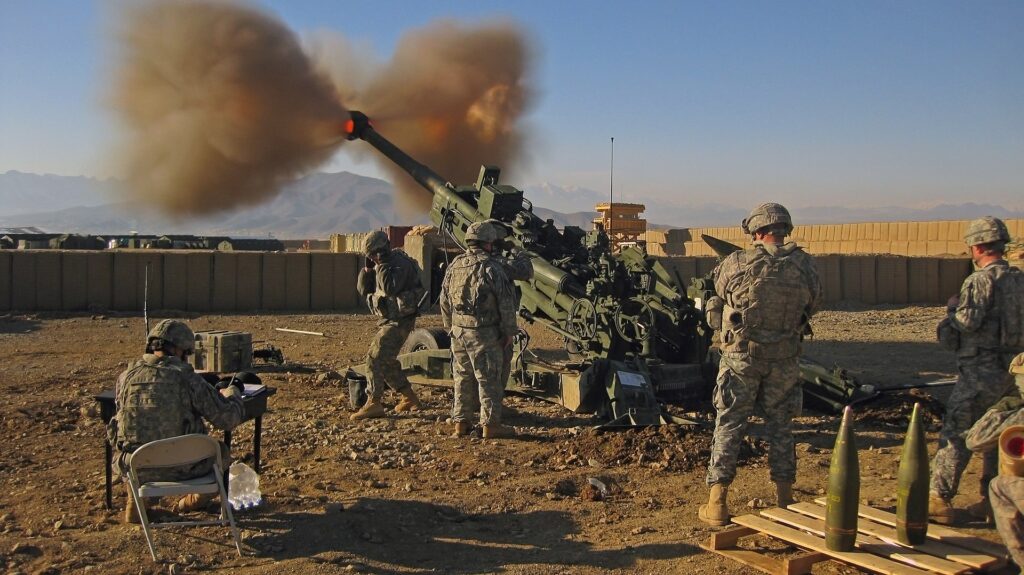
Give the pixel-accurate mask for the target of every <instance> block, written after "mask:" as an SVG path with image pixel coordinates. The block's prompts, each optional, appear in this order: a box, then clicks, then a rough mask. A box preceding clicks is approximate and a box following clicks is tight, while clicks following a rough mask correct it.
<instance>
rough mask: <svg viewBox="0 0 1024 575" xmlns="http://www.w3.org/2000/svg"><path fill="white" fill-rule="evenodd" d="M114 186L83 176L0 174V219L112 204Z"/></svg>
mask: <svg viewBox="0 0 1024 575" xmlns="http://www.w3.org/2000/svg"><path fill="white" fill-rule="evenodd" d="M115 185H116V182H114V181H112V180H97V179H95V178H87V177H84V176H55V175H53V174H45V175H40V174H26V173H24V172H18V171H15V170H10V171H8V172H5V173H3V174H0V216H8V215H14V214H28V213H33V212H38V211H39V210H40V208H42V207H48V208H52V207H56V206H61V207H69V208H71V207H78V206H99V205H103V204H106V203H109V202H111V201H113V199H114V198H115V194H114V188H115Z"/></svg>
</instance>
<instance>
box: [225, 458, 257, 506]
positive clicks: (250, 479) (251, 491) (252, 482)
mask: <svg viewBox="0 0 1024 575" xmlns="http://www.w3.org/2000/svg"><path fill="white" fill-rule="evenodd" d="M228 503H230V504H231V507H232V508H233V509H234V510H236V511H240V510H242V509H252V508H253V507H256V506H258V505H259V504H260V503H263V497H262V495H261V493H260V478H259V476H258V475H256V472H255V471H253V469H252V468H251V467H249V466H248V465H246V464H244V463H241V462H235V463H232V464H231V468H230V469H228Z"/></svg>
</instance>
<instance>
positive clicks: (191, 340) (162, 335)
mask: <svg viewBox="0 0 1024 575" xmlns="http://www.w3.org/2000/svg"><path fill="white" fill-rule="evenodd" d="M157 339H159V340H162V341H165V342H167V343H169V344H171V345H173V346H174V347H177V348H179V349H183V350H185V351H192V350H193V349H195V346H196V336H195V334H194V333H192V329H191V328H190V327H188V326H187V325H186V324H185V322H183V321H178V320H176V319H164V320H160V322H159V323H157V324H156V325H155V326H153V329H151V330H149V335H148V336H147V337H146V345H147V346H149V345H151V344H152V343H153V340H157Z"/></svg>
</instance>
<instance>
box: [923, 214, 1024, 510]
mask: <svg viewBox="0 0 1024 575" xmlns="http://www.w3.org/2000/svg"><path fill="white" fill-rule="evenodd" d="M964 241H965V242H966V243H967V246H968V247H969V249H970V252H971V259H973V260H974V266H975V269H976V270H977V271H975V272H974V273H973V274H971V275H970V276H968V277H967V279H966V280H964V283H963V286H962V287H961V288H960V295H959V296H953V297H951V298H950V299H949V302H948V303H947V304H946V309H947V312H948V315H947V317H946V319H944V320H942V322H941V323H940V324H939V327H938V336H939V341H940V342H941V343H942V344H943V345H944V346H946V347H947V348H949V349H951V350H955V351H956V362H957V371H958V372H959V377H958V378H957V382H956V385H955V386H954V387H953V391H952V393H950V395H949V399H948V400H947V401H946V413H945V415H944V416H943V418H942V431H941V432H940V434H939V450H938V451H937V452H936V453H935V459H934V460H933V461H932V478H931V485H930V491H931V496H930V497H929V501H928V515H929V518H930V519H931V520H932V521H935V522H936V523H942V524H947V525H948V524H952V523H954V522H955V521H956V510H955V509H954V508H953V506H952V504H951V501H952V500H953V496H954V495H956V493H957V488H958V487H959V484H960V476H961V475H962V474H963V472H964V469H965V468H966V467H967V463H968V462H969V461H970V459H971V452H970V450H968V449H967V445H966V444H965V442H964V438H963V434H964V432H966V431H967V430H968V429H969V428H970V427H971V425H972V424H973V423H974V422H975V421H977V420H978V418H979V417H981V415H982V414H983V413H985V410H987V409H988V408H989V407H991V406H992V404H994V403H995V402H996V401H997V400H999V398H1001V397H1002V396H1003V395H1004V394H1005V393H1006V391H1007V390H1008V389H1009V387H1010V381H1009V376H1008V373H1007V367H1008V366H1009V365H1010V359H1011V358H1012V357H1013V356H1014V354H1015V353H1016V352H1019V351H1021V350H1022V349H1024V337H1022V335H1021V331H1022V325H1021V324H1022V323H1024V318H1022V314H1024V279H1022V278H1024V276H1022V274H1021V272H1020V271H1019V270H1017V269H1016V268H1011V267H1010V266H1009V264H1007V263H1006V260H1005V259H1003V255H1004V253H1005V250H1006V244H1007V243H1008V242H1009V241H1010V234H1009V232H1008V231H1007V229H1006V225H1005V224H1003V222H1002V221H1000V220H999V219H998V218H993V217H990V216H986V217H984V218H980V219H977V220H974V221H972V222H971V223H970V224H969V225H968V226H967V233H966V235H965V236H964ZM996 469H997V455H996V453H995V452H994V451H989V453H987V454H986V455H985V458H984V465H983V468H982V477H981V496H982V498H983V499H984V498H985V496H986V495H987V493H988V482H989V480H991V479H992V477H994V476H995V473H996ZM986 508H987V505H986V504H985V502H984V500H983V501H981V502H979V503H978V504H975V505H973V506H972V508H971V510H972V512H976V513H983V512H984V511H985V509H986Z"/></svg>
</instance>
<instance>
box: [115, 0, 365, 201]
mask: <svg viewBox="0 0 1024 575" xmlns="http://www.w3.org/2000/svg"><path fill="white" fill-rule="evenodd" d="M124 10H125V11H124V14H125V16H124V19H123V21H122V22H121V27H120V29H119V39H120V42H121V46H120V47H121V60H120V62H119V65H118V67H117V69H116V74H115V78H114V83H113V84H114V85H113V93H112V94H111V102H112V105H113V107H114V109H115V110H116V111H117V112H118V114H119V117H120V118H121V120H122V122H123V124H124V126H125V128H126V130H125V138H124V142H123V143H122V149H121V150H120V151H119V154H118V157H119V158H120V161H121V162H123V164H124V165H123V168H124V171H125V172H126V175H127V186H128V188H129V191H130V193H131V194H133V195H134V196H137V198H138V199H145V200H146V201H148V202H152V203H155V204H156V205H157V206H159V207H161V208H162V209H163V210H164V211H166V212H169V213H173V214H179V215H185V214H200V213H214V212H218V211H224V210H228V209H230V208H232V207H235V206H239V205H245V204H253V203H257V202H260V201H262V200H265V199H267V198H268V197H271V196H273V195H274V194H275V193H276V192H277V190H278V188H279V186H280V185H281V184H283V183H286V182H287V181H290V180H291V179H293V178H295V177H296V176H298V175H301V174H302V173H304V172H306V171H308V170H310V169H312V168H314V167H316V166H317V165H319V164H321V163H322V162H323V161H325V160H326V159H328V158H329V157H330V156H331V155H332V154H333V153H334V152H335V151H336V149H337V147H338V145H339V143H340V140H339V138H338V130H339V126H340V125H342V124H343V122H344V121H345V120H346V119H347V118H348V112H347V111H346V110H345V108H344V107H343V106H342V105H341V103H340V102H339V100H338V98H337V94H336V93H335V90H334V86H333V85H332V84H331V83H330V81H329V80H327V79H326V78H325V77H323V76H322V75H321V74H320V73H319V72H318V71H317V69H316V67H315V66H314V65H313V64H312V62H311V61H310V60H309V58H308V57H307V55H306V54H305V53H304V52H303V50H302V48H301V46H300V45H299V42H298V41H297V40H296V38H295V36H294V35H293V34H292V33H291V32H290V31H289V30H288V29H287V28H286V27H285V26H284V25H282V24H281V23H280V22H278V21H277V20H275V19H273V18H271V17H269V16H268V15H266V14H263V13H262V12H259V11H257V10H255V9H252V8H249V7H245V6H241V5H238V4H229V3H225V2H217V1H214V0H175V1H170V0H162V1H161V0H149V1H146V2H144V3H142V4H133V5H130V6H126V7H125V8H124Z"/></svg>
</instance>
